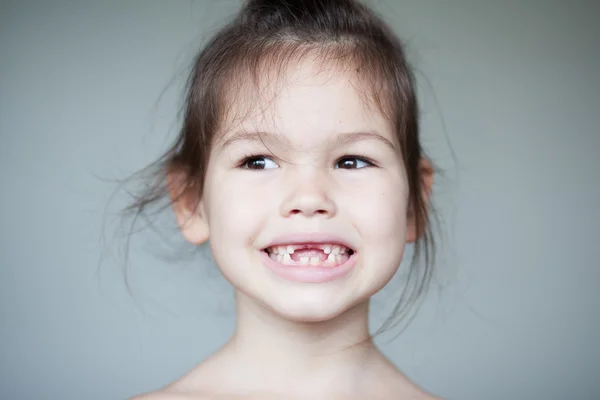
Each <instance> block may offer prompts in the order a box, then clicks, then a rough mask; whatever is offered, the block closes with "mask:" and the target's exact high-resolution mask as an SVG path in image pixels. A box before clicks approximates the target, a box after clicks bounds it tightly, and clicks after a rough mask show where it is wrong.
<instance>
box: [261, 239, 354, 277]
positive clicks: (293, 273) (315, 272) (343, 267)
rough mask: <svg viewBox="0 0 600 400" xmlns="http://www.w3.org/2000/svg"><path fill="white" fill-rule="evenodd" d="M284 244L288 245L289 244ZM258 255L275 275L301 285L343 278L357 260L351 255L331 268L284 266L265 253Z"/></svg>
mask: <svg viewBox="0 0 600 400" xmlns="http://www.w3.org/2000/svg"><path fill="white" fill-rule="evenodd" d="M327 243H331V242H327ZM282 244H283V243H282ZM285 244H289V242H287V243H285ZM273 246H275V245H273ZM260 254H261V259H262V262H263V264H265V266H266V267H267V268H269V269H270V270H271V271H273V272H274V273H275V274H276V275H278V276H280V277H282V278H284V279H287V280H290V281H294V282H301V283H325V282H330V281H334V280H336V279H340V278H343V277H344V276H345V275H346V274H347V273H348V272H350V271H351V270H352V269H353V268H354V266H355V265H356V259H357V254H356V253H353V254H352V255H351V256H350V257H349V258H348V259H347V260H346V261H345V262H343V263H342V264H339V265H336V266H333V267H325V266H319V265H286V264H280V263H278V262H277V261H275V260H273V259H271V257H269V254H267V252H266V251H261V252H260Z"/></svg>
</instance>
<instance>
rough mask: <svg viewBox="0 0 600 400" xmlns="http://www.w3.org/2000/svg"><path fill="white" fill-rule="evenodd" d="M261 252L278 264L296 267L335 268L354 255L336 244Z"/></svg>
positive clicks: (286, 247) (281, 247)
mask: <svg viewBox="0 0 600 400" xmlns="http://www.w3.org/2000/svg"><path fill="white" fill-rule="evenodd" d="M263 251H264V252H265V253H267V255H268V256H269V258H270V259H271V260H273V261H275V262H277V263H279V264H283V265H289V266H296V267H301V266H303V267H309V266H314V267H337V266H338V265H342V264H344V263H345V262H347V261H348V259H349V258H350V257H351V256H352V255H353V254H354V250H352V249H350V248H348V247H346V246H344V245H340V244H336V243H306V244H288V245H285V244H284V245H277V246H271V247H267V248H266V249H264V250H263Z"/></svg>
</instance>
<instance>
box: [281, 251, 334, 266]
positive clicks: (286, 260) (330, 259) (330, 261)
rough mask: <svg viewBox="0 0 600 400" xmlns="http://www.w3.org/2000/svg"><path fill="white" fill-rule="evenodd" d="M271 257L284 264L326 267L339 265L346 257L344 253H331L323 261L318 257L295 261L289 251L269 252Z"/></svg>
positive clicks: (301, 258)
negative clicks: (283, 252)
mask: <svg viewBox="0 0 600 400" xmlns="http://www.w3.org/2000/svg"><path fill="white" fill-rule="evenodd" d="M269 257H270V258H271V260H273V261H276V262H278V263H280V264H284V265H312V266H318V265H321V266H325V267H331V266H335V265H339V264H341V263H342V261H343V259H344V255H342V254H337V255H336V254H333V253H330V254H329V255H328V256H327V260H325V261H321V260H320V259H319V258H318V257H312V258H309V257H300V260H299V261H294V260H292V258H291V257H290V255H289V254H288V253H285V254H283V255H282V254H274V253H269Z"/></svg>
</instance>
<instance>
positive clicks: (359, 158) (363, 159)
mask: <svg viewBox="0 0 600 400" xmlns="http://www.w3.org/2000/svg"><path fill="white" fill-rule="evenodd" d="M264 158H266V159H269V160H273V158H272V156H266V155H264V154H260V153H256V154H248V155H246V156H244V157H243V158H242V160H241V161H240V162H239V164H238V165H237V168H241V169H249V170H253V169H254V170H261V169H260V168H248V167H247V164H248V163H249V162H252V161H256V160H260V159H264ZM345 160H357V161H361V162H364V163H365V164H367V165H366V166H365V167H362V168H337V169H364V168H372V167H377V165H376V164H375V162H373V161H372V160H371V159H370V158H368V157H365V156H361V155H358V154H345V155H343V156H341V157H340V158H338V160H337V161H336V163H335V165H338V164H339V163H340V162H342V161H345ZM273 161H274V160H273ZM263 169H264V168H263Z"/></svg>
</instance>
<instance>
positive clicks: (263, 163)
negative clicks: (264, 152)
mask: <svg viewBox="0 0 600 400" xmlns="http://www.w3.org/2000/svg"><path fill="white" fill-rule="evenodd" d="M241 167H242V168H244V169H273V168H278V167H279V166H278V165H277V163H275V161H273V160H271V159H270V158H269V157H265V156H255V157H248V158H246V159H245V160H244V161H243V162H242V165H241Z"/></svg>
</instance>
